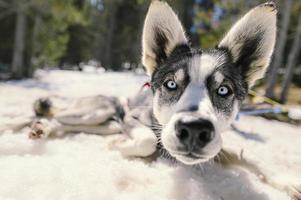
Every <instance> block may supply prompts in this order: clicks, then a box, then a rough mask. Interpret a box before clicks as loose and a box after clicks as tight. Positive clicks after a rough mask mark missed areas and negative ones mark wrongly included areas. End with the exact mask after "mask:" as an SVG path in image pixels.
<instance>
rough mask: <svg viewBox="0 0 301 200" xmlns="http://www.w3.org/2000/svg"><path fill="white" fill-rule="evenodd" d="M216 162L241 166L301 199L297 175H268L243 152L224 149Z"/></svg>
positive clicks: (300, 182) (296, 198) (299, 182)
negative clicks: (245, 156)
mask: <svg viewBox="0 0 301 200" xmlns="http://www.w3.org/2000/svg"><path fill="white" fill-rule="evenodd" d="M215 162H217V163H220V164H221V165H222V166H225V167H227V166H240V167H243V168H244V169H246V170H248V171H250V172H251V173H253V174H255V175H257V176H258V178H259V179H260V180H261V181H262V182H263V183H266V184H269V185H270V186H272V187H274V188H276V189H278V190H283V191H285V192H287V193H288V194H289V195H290V196H291V197H292V199H294V200H301V180H300V178H299V180H298V178H296V177H290V176H276V177H268V176H266V175H265V174H264V173H263V172H262V170H261V169H259V167H258V166H257V165H256V164H254V163H252V162H251V161H248V160H246V159H244V158H243V152H241V153H240V155H237V154H235V153H233V152H230V151H227V150H225V149H223V150H222V151H221V152H220V153H219V154H218V156H217V157H216V158H215Z"/></svg>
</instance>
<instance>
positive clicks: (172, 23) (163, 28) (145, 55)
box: [142, 0, 188, 75]
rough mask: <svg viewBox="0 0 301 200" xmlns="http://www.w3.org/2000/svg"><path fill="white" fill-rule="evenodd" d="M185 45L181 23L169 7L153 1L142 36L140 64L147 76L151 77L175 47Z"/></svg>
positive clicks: (156, 0) (155, 0)
mask: <svg viewBox="0 0 301 200" xmlns="http://www.w3.org/2000/svg"><path fill="white" fill-rule="evenodd" d="M187 43H188V41H187V38H186V36H185V32H184V31H183V28H182V25H181V22H180V21H179V19H178V17H177V15H176V14H175V13H174V11H173V10H172V9H171V7H170V6H169V5H168V4H167V3H166V2H164V1H159V0H153V1H152V3H151V5H150V7H149V10H148V13H147V16H146V19H145V22H144V28H143V36H142V48H143V50H142V51H143V52H142V63H143V65H144V66H145V67H146V69H147V72H148V74H149V75H151V74H152V73H153V72H154V70H155V69H156V67H158V65H160V63H162V62H164V60H166V59H167V58H168V56H169V55H170V53H171V52H172V50H173V49H174V48H175V47H176V46H177V45H181V44H187Z"/></svg>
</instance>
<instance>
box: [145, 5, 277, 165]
mask: <svg viewBox="0 0 301 200" xmlns="http://www.w3.org/2000/svg"><path fill="white" fill-rule="evenodd" d="M275 37H276V8H275V4H274V3H271V2H269V3H266V4H262V5H260V6H258V7H255V8H254V9H252V10H251V11H249V12H248V13H247V14H246V15H245V16H244V17H243V18H241V19H240V20H239V21H238V22H237V23H236V24H235V25H234V26H233V28H231V30H230V31H229V32H228V33H227V34H226V36H225V38H224V39H223V40H222V41H221V42H220V43H219V45H218V46H217V47H216V48H214V49H208V50H203V49H193V48H191V46H190V44H189V42H188V40H187V38H186V36H185V33H184V31H183V28H182V26H181V23H180V22H179V20H178V18H177V16H176V14H175V13H174V12H173V10H172V9H171V8H170V7H169V6H168V4H167V3H165V2H163V1H156V0H155V1H153V2H152V3H151V5H150V8H149V11H148V14H147V17H146V19H145V24H144V30H143V58H142V62H143V64H144V65H145V66H146V68H147V71H148V73H149V74H150V75H151V77H152V81H151V82H152V90H153V93H154V99H153V113H154V116H155V117H156V118H157V120H158V122H159V123H160V124H161V125H162V127H163V130H162V133H161V139H162V144H163V147H164V148H165V149H166V150H167V151H168V152H169V153H170V154H171V155H172V156H173V157H175V158H176V159H177V160H179V161H181V162H183V163H185V164H196V163H200V162H205V161H207V160H209V159H211V158H213V157H214V156H215V155H216V154H217V153H218V152H219V151H220V150H221V147H222V139H221V132H222V131H223V130H224V129H225V128H227V127H228V125H229V123H231V121H232V120H233V118H234V117H235V116H236V114H237V112H238V110H239V106H240V104H241V102H242V101H243V100H244V98H245V96H246V95H247V91H248V88H249V87H251V86H252V85H253V84H254V82H255V81H256V80H257V79H258V78H261V77H262V76H263V74H264V72H265V70H266V68H267V66H268V64H269V62H270V57H271V55H272V52H273V48H274V44H275Z"/></svg>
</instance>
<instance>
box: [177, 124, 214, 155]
mask: <svg viewBox="0 0 301 200" xmlns="http://www.w3.org/2000/svg"><path fill="white" fill-rule="evenodd" d="M175 128H176V135H177V137H178V139H179V140H180V142H181V143H182V144H183V145H184V146H185V147H186V148H187V149H188V150H190V151H192V150H193V149H196V148H203V147H205V146H206V145H207V144H208V143H209V142H210V141H211V140H212V139H213V137H214V127H213V124H212V123H211V122H210V121H208V120H205V119H196V120H193V121H187V122H185V121H181V120H179V121H178V122H177V123H176V126H175Z"/></svg>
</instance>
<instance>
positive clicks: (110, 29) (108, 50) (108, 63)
mask: <svg viewBox="0 0 301 200" xmlns="http://www.w3.org/2000/svg"><path fill="white" fill-rule="evenodd" d="M109 6H110V8H108V9H111V10H110V12H111V14H110V15H109V16H110V18H109V27H108V32H107V37H106V39H107V40H106V44H105V51H104V52H105V56H104V64H105V67H106V68H110V69H112V66H111V65H112V60H111V57H112V44H113V38H114V32H115V27H116V12H117V6H118V5H114V3H110V5H109Z"/></svg>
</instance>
